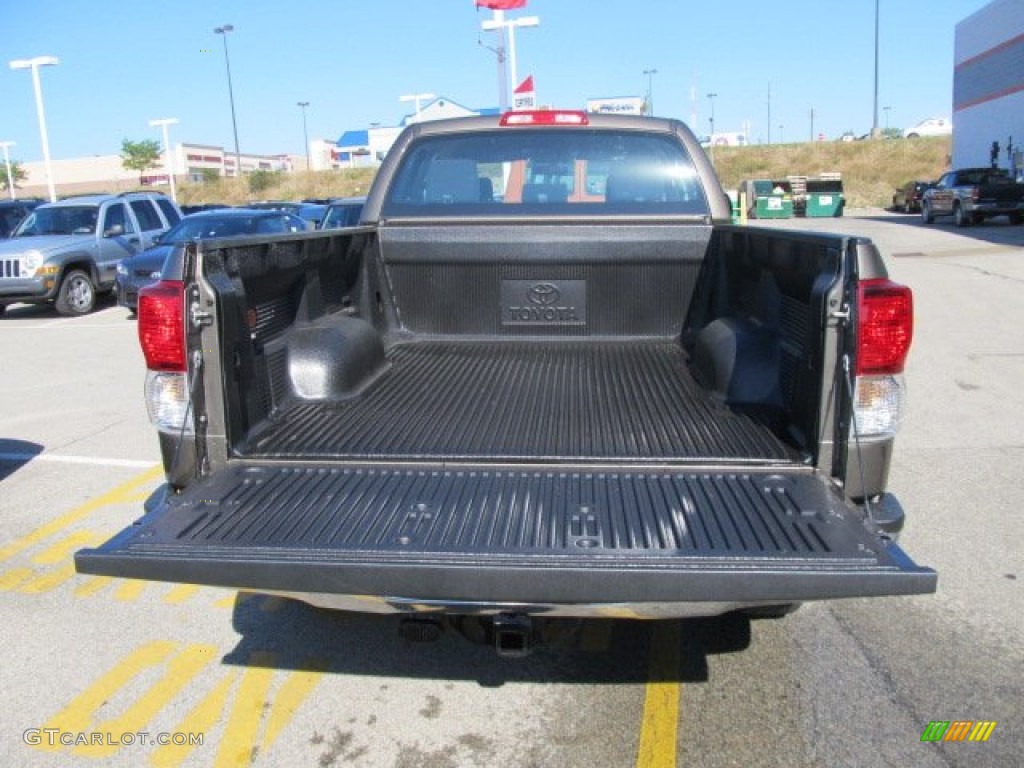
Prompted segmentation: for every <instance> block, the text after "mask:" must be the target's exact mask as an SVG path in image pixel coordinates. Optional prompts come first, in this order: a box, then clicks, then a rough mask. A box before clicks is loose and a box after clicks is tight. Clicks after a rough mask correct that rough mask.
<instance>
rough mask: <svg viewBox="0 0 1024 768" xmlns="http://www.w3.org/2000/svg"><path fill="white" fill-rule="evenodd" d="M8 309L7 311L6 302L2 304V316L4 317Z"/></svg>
mask: <svg viewBox="0 0 1024 768" xmlns="http://www.w3.org/2000/svg"><path fill="white" fill-rule="evenodd" d="M6 311H7V305H6V304H0V317H3V316H4V312H6Z"/></svg>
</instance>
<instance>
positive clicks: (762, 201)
mask: <svg viewBox="0 0 1024 768" xmlns="http://www.w3.org/2000/svg"><path fill="white" fill-rule="evenodd" d="M743 189H744V190H745V191H746V193H747V205H748V206H749V209H748V214H749V216H750V218H752V219H790V218H792V217H793V189H792V187H790V185H789V182H788V181H772V180H771V179H753V180H748V181H745V182H743Z"/></svg>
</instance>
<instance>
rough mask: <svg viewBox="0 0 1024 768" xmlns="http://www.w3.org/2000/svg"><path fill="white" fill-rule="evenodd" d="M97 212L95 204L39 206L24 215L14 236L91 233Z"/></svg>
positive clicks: (94, 226) (93, 230) (94, 227)
mask: <svg viewBox="0 0 1024 768" xmlns="http://www.w3.org/2000/svg"><path fill="white" fill-rule="evenodd" d="M98 214H99V208H98V207H97V206H95V205H57V206H41V207H39V208H36V209H35V210H34V211H32V213H30V214H29V215H28V216H26V217H25V220H24V221H22V222H21V225H20V226H19V227H18V229H17V231H15V233H14V237H38V236H40V235H91V234H94V233H95V232H96V219H97V218H98Z"/></svg>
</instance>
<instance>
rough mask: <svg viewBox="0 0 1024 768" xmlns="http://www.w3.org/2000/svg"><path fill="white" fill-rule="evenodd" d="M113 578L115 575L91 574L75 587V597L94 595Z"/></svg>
mask: <svg viewBox="0 0 1024 768" xmlns="http://www.w3.org/2000/svg"><path fill="white" fill-rule="evenodd" d="M113 580H114V577H113V576H90V577H89V578H88V579H86V580H85V581H83V582H82V583H81V584H79V585H78V586H77V587H75V597H92V596H93V595H95V594H96V593H97V592H99V591H100V590H101V589H103V588H104V587H105V586H107V585H108V584H110V583H111V582H112V581H113Z"/></svg>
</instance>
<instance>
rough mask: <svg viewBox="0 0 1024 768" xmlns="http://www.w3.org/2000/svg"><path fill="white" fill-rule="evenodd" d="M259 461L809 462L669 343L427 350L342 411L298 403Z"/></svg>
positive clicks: (247, 452) (263, 430) (450, 345)
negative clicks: (699, 378) (729, 400)
mask: <svg viewBox="0 0 1024 768" xmlns="http://www.w3.org/2000/svg"><path fill="white" fill-rule="evenodd" d="M237 452H238V453H239V454H240V455H242V456H245V457H249V458H283V459H365V460H417V461H423V460H426V461H499V462H500V461H511V460H516V461H529V462H530V463H534V462H566V461H568V462H573V463H584V464H585V463H587V462H603V463H606V462H626V463H638V462H644V461H658V462H667V461H668V462H672V461H680V462H686V463H721V462H727V463H734V462H741V463H745V464H758V463H765V462H795V461H798V460H799V459H800V457H799V455H798V454H797V452H796V451H795V450H794V449H793V448H791V447H789V446H787V445H786V444H784V443H783V442H782V441H781V440H779V439H778V438H777V437H776V436H775V435H773V434H772V432H771V431H770V430H769V429H768V428H767V427H766V426H765V425H763V424H761V423H758V422H757V421H755V420H754V419H752V418H750V417H748V416H746V415H743V414H740V413H737V412H734V411H732V410H730V409H728V408H727V407H725V406H724V405H722V404H721V403H720V402H718V401H716V400H715V399H714V398H713V397H712V396H711V395H710V394H709V393H707V392H706V391H705V390H703V389H702V388H701V387H700V386H699V385H698V384H697V383H696V382H695V381H694V380H693V378H692V376H691V374H690V371H689V369H688V367H687V364H686V359H685V355H684V352H683V350H682V349H681V347H680V346H679V345H678V343H675V342H673V341H671V340H650V339H648V340H632V341H631V340H622V339H619V340H614V341H591V340H587V341H559V340H533V341H525V340H515V341H500V340H491V341H451V340H448V341H421V342H413V343H405V344H399V345H397V346H394V347H392V348H391V350H390V351H389V353H388V364H387V367H386V369H385V370H384V372H383V373H382V374H381V375H380V376H379V377H378V378H376V379H375V380H374V381H373V382H372V383H371V384H370V385H369V386H368V387H366V388H364V389H363V390H362V391H361V392H360V393H358V394H357V395H355V396H353V397H350V398H347V399H345V400H341V401H335V402H308V401H303V400H298V399H291V400H288V401H286V402H285V403H283V404H282V406H281V407H280V408H278V409H277V410H276V411H275V412H274V413H273V414H272V416H271V417H270V418H269V419H268V420H267V421H266V422H265V423H264V424H262V425H261V426H260V427H259V428H258V429H257V430H255V431H254V433H253V434H252V435H250V437H249V439H248V440H247V441H245V442H244V443H242V444H241V445H240V446H238V448H237Z"/></svg>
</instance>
